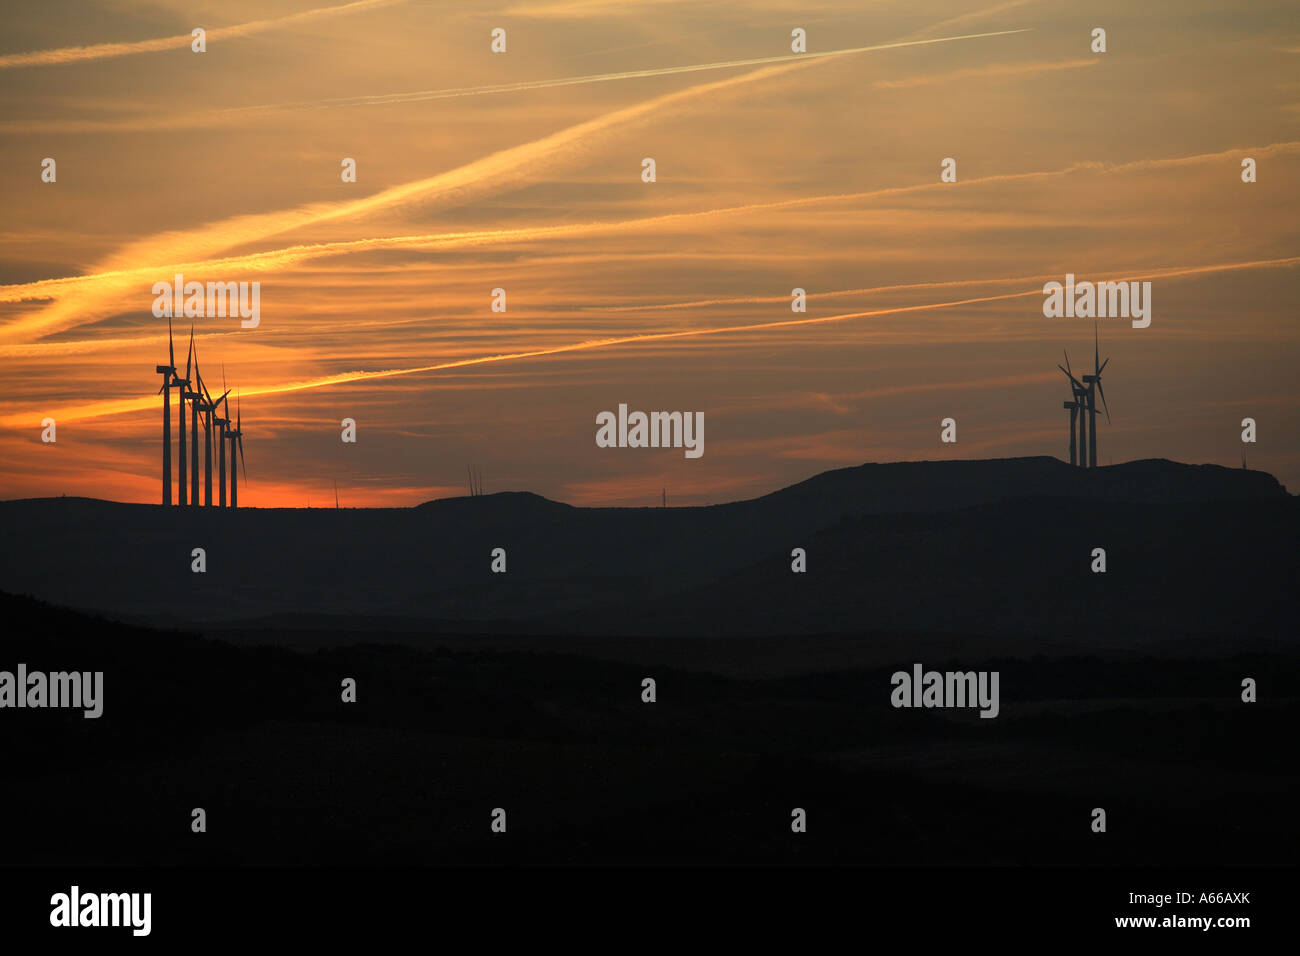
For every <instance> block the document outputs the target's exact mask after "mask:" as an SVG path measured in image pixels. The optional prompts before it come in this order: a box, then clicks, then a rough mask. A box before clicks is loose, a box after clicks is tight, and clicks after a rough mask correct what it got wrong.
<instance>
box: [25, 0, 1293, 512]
mask: <svg viewBox="0 0 1300 956" xmlns="http://www.w3.org/2000/svg"><path fill="white" fill-rule="evenodd" d="M1223 6H1224V5H1223V4H1222V3H1218V2H1216V3H1211V2H1206V0H1153V2H1146V3H1133V2H1132V0H1105V2H1099V3H1091V2H1090V3H1079V2H1067V0H1011V2H997V0H991V2H990V0H906V2H903V0H898V2H894V0H884V2H874V0H873V2H870V3H862V2H850V0H842V2H825V3H799V4H787V3H777V2H767V0H755V2H748V3H723V2H718V3H711V2H700V0H554V2H547V0H540V2H537V3H527V2H519V3H515V4H512V3H509V2H505V3H502V4H500V5H497V6H495V7H494V6H493V5H491V4H489V3H483V4H465V3H463V2H437V0H362V2H357V3H349V4H343V3H335V4H333V5H325V0H221V2H215V0H213V2H200V3H181V2H175V0H155V2H148V3H145V2H135V0H111V2H108V3H103V4H96V5H94V6H91V5H89V4H72V3H64V2H50V3H42V4H30V5H24V6H23V7H22V8H21V9H15V10H14V11H11V12H7V13H6V18H7V22H6V28H5V31H4V34H3V38H2V39H0V104H2V105H3V110H2V111H0V200H2V202H3V209H4V220H3V224H2V225H0V498H21V497H31V496H44V495H58V494H68V495H85V496H93V497H101V498H113V499H118V500H126V501H140V502H156V501H158V500H159V498H160V494H161V491H160V484H161V478H160V461H159V459H160V456H161V444H160V443H161V417H162V416H161V401H162V400H161V398H160V397H158V396H157V395H156V393H157V390H158V386H159V383H160V376H159V375H158V374H157V373H156V372H155V371H154V366H155V365H158V364H166V361H167V328H166V320H165V319H158V318H155V317H154V315H153V313H152V311H151V310H152V306H153V302H154V296H153V294H152V291H151V290H152V286H153V284H154V282H156V281H159V280H170V279H171V278H172V277H173V276H174V275H175V274H176V273H178V272H179V273H183V274H184V275H185V277H186V279H195V280H199V281H222V282H225V281H241V280H247V281H258V282H260V283H261V323H260V326H259V327H258V328H256V329H243V328H241V327H240V323H239V320H238V319H237V318H203V319H198V320H196V321H195V339H196V345H197V349H198V354H199V358H200V362H201V366H202V369H203V372H204V377H205V379H206V380H207V382H208V385H209V387H210V388H212V389H213V391H214V393H216V392H218V389H217V388H216V386H218V385H220V383H221V381H222V375H223V367H224V376H225V380H226V381H227V382H228V384H229V386H230V387H232V388H234V387H238V389H239V392H240V396H241V408H242V417H243V426H244V434H245V438H244V443H245V450H246V453H247V466H248V483H247V484H241V486H240V504H241V505H252V506H265V507H269V506H302V505H304V504H306V503H307V502H308V500H309V499H310V501H311V502H312V504H318V503H319V504H322V505H323V504H325V503H326V502H327V499H328V503H329V504H331V505H332V503H333V485H334V482H335V481H337V483H338V488H339V493H340V497H341V499H342V503H343V504H344V505H345V506H349V505H351V506H362V505H413V504H417V503H419V502H421V501H425V500H428V499H430V498H437V497H445V496H448V495H458V494H464V493H466V484H467V482H466V474H465V473H466V466H467V464H470V463H473V464H475V465H477V466H478V467H479V469H480V470H481V471H482V473H483V476H484V484H485V488H486V491H488V492H489V493H491V492H495V491H506V490H527V491H533V492H536V493H538V494H542V495H545V496H547V497H550V498H555V499H558V500H562V501H567V502H571V503H574V504H592V505H597V504H607V505H650V504H657V503H658V502H659V497H660V489H661V488H663V487H667V490H668V495H669V503H670V504H679V505H680V504H704V503H709V502H719V501H727V500H733V499H737V498H747V497H753V496H755V495H759V494H764V493H766V492H769V491H772V490H775V489H777V488H779V487H782V486H784V485H788V484H791V483H793V482H795V481H799V480H802V479H804V478H806V477H808V476H810V475H812V474H815V473H817V472H820V471H824V470H826V469H830V468H837V467H843V466H846V465H855V464H860V463H862V462H866V461H894V460H915V459H943V458H986V457H1006V456H1019V455H1054V456H1057V457H1062V458H1064V457H1065V456H1066V454H1067V449H1066V444H1067V434H1068V413H1067V412H1065V410H1064V409H1062V407H1061V405H1062V402H1063V401H1065V400H1067V399H1069V397H1070V395H1069V389H1068V386H1067V384H1066V380H1065V377H1064V376H1063V375H1062V374H1061V373H1060V372H1059V371H1057V369H1056V364H1057V363H1058V362H1060V361H1062V350H1063V349H1069V354H1070V360H1071V362H1072V364H1073V366H1074V367H1075V370H1076V374H1079V372H1080V370H1082V369H1083V368H1084V367H1085V365H1088V366H1090V364H1091V358H1092V340H1093V338H1092V337H1093V324H1092V322H1091V321H1090V320H1087V319H1065V318H1061V319H1048V318H1045V317H1044V316H1043V308H1042V306H1043V295H1042V286H1043V283H1044V282H1046V281H1049V280H1053V279H1054V280H1057V281H1061V280H1063V279H1064V276H1065V274H1066V273H1074V274H1075V275H1077V276H1078V277H1079V278H1080V279H1090V280H1100V279H1119V278H1131V279H1139V278H1143V279H1149V280H1150V281H1151V282H1152V287H1153V289H1152V298H1153V314H1152V321H1151V325H1150V327H1149V328H1145V329H1135V328H1132V327H1131V325H1130V323H1129V322H1128V321H1127V320H1124V319H1105V320H1102V321H1101V323H1100V336H1101V350H1102V356H1103V358H1104V357H1106V356H1109V357H1110V359H1111V362H1110V365H1109V367H1108V368H1107V369H1106V374H1105V379H1104V381H1105V391H1106V398H1107V400H1108V403H1109V407H1110V412H1111V415H1112V419H1113V420H1112V422H1111V423H1110V424H1106V423H1105V422H1104V421H1103V422H1102V424H1101V427H1100V430H1099V438H1098V443H1099V453H1100V455H1099V457H1100V459H1101V461H1102V463H1103V464H1105V463H1110V462H1116V463H1118V462H1121V461H1127V460H1131V459H1138V458H1155V457H1163V458H1172V459H1176V460H1180V461H1189V462H1216V463H1219V464H1224V465H1231V466H1234V467H1235V466H1239V465H1240V461H1241V449H1242V447H1243V446H1242V444H1241V440H1240V436H1241V425H1240V422H1241V420H1242V418H1244V417H1247V416H1249V417H1253V418H1255V419H1256V420H1257V422H1258V428H1259V441H1258V444H1256V445H1253V446H1250V449H1249V463H1250V466H1251V467H1253V468H1259V469H1261V470H1265V471H1269V472H1272V473H1273V474H1274V475H1276V476H1277V477H1278V478H1279V480H1281V481H1282V482H1283V483H1284V484H1286V485H1288V487H1289V489H1290V490H1291V491H1293V492H1294V491H1296V490H1297V489H1300V443H1298V441H1297V439H1298V438H1300V403H1298V402H1297V399H1298V397H1300V385H1298V384H1297V379H1298V376H1300V291H1298V290H1297V282H1300V189H1298V188H1297V183H1298V182H1300V21H1298V20H1297V18H1296V16H1295V13H1296V6H1295V4H1294V2H1278V0H1259V2H1253V3H1251V4H1249V5H1245V6H1242V7H1241V8H1240V9H1238V10H1231V11H1229V10H1225V9H1222V7H1223ZM194 27H203V28H204V29H205V30H207V32H208V37H207V51H206V52H205V53H201V54H200V53H194V52H191V49H190V31H191V30H192V29H193V28H194ZM495 27H501V28H504V29H505V30H506V34H507V52H506V53H504V54H495V53H493V52H492V51H491V50H490V33H491V31H492V29H493V28H495ZM796 27H801V28H803V29H805V30H806V31H807V43H808V54H809V55H808V56H806V57H804V58H802V59H797V60H783V61H774V62H770V63H762V62H759V63H755V62H748V63H746V64H744V65H733V66H724V67H719V68H711V69H686V70H679V69H675V68H680V67H696V66H705V65H713V64H720V63H730V62H732V61H754V60H760V59H762V58H767V57H772V58H777V57H782V56H789V55H790V53H791V49H790V43H791V30H792V29H794V28H796ZM1094 27H1103V28H1105V29H1106V31H1107V46H1108V50H1107V52H1106V53H1104V54H1096V53H1093V52H1091V50H1090V44H1091V36H1090V34H1091V31H1092V29H1093V28H1094ZM1000 31H1023V32H1016V33H1004V34H1002V35H997V36H972V35H976V34H990V33H998V32H1000ZM949 37H964V38H963V39H952V40H945V42H939V43H928V44H917V43H915V42H914V41H918V40H934V39H944V38H949ZM894 44H909V45H905V46H901V45H894ZM891 45H894V46H891ZM881 46H883V47H886V48H883V49H875V50H865V51H860V52H851V53H844V54H842V55H837V56H814V54H824V53H827V52H830V51H833V50H842V49H844V50H847V49H854V48H860V47H881ZM627 73H635V74H639V75H633V76H620V75H618V74H627ZM611 74H614V75H613V76H610V75H611ZM593 77H600V79H599V80H598V81H593V82H573V83H567V82H566V83H557V82H552V81H557V80H565V79H569V78H593ZM501 85H507V86H510V87H511V88H510V89H508V90H504V91H500V90H498V91H493V90H482V89H481V88H484V87H494V86H501ZM451 91H459V92H451ZM45 157H52V158H54V159H55V160H56V162H57V182H56V183H52V184H51V183H45V182H42V181H41V161H42V159H43V158H45ZM344 157H352V158H355V159H356V162H357V182H355V183H344V182H342V181H341V177H340V171H341V170H340V162H341V160H342V159H343V158H344ZM644 157H653V158H654V159H655V161H656V164H657V181H656V182H654V183H644V182H642V179H641V169H642V159H643V158H644ZM945 157H953V158H955V159H956V161H957V175H958V181H957V182H956V183H942V182H940V163H941V161H942V160H943V159H944V158H945ZM1245 157H1253V158H1254V159H1255V160H1256V162H1257V167H1258V182H1256V183H1253V184H1246V183H1243V182H1242V181H1241V160H1242V159H1243V158H1245ZM497 287H501V288H504V289H505V290H506V295H507V311H506V312H505V313H494V312H493V311H491V308H490V306H491V298H492V297H491V292H492V290H493V289H494V288H497ZM795 287H802V288H804V289H806V290H807V292H808V310H807V313H806V314H795V313H793V312H792V311H791V308H790V293H791V290H792V289H793V288H795ZM971 300H984V301H971ZM917 307H924V308H917ZM810 319H818V320H821V319H825V320H827V321H815V322H810V321H806V320H810ZM750 326H757V327H758V328H752V329H747V328H746V327H750ZM709 330H713V331H709ZM681 333H687V334H681ZM188 335H189V321H188V320H185V319H178V320H176V337H177V338H176V348H177V353H178V354H177V357H178V359H179V360H180V364H181V365H182V367H183V365H184V352H185V348H186V343H187V340H188ZM640 336H650V337H649V338H645V339H642V340H640V341H637V340H636V339H637V337H640ZM379 372H384V373H392V374H385V375H376V374H375V373H379ZM620 403H626V404H627V405H628V406H629V407H630V408H632V409H641V410H645V411H652V410H683V411H702V412H704V417H705V435H704V438H705V452H704V455H703V457H701V458H698V459H688V458H686V457H685V456H684V455H683V453H682V450H680V449H603V448H598V447H597V446H596V443H595V440H594V439H595V433H596V424H595V419H596V415H597V414H598V413H599V412H601V411H603V410H615V409H617V407H618V405H619V404H620ZM46 417H51V418H54V419H55V420H56V422H57V428H58V441H57V443H55V444H52V445H51V444H45V443H43V442H42V441H41V421H42V419H44V418H46ZM349 417H350V418H354V419H355V420H356V422H357V433H358V440H357V443H356V444H355V445H349V444H344V443H343V442H341V441H340V427H339V423H340V420H341V419H343V418H349ZM945 417H952V418H955V419H956V420H957V424H958V441H957V443H956V444H952V445H947V444H943V443H941V442H940V421H941V419H943V418H945ZM175 427H176V419H175V417H174V415H173V428H175Z"/></svg>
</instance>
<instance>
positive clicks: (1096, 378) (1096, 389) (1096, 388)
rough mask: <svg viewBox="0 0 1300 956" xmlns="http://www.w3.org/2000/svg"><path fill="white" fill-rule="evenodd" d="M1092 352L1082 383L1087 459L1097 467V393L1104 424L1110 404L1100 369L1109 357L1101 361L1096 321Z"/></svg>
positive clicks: (1107, 420) (1107, 422)
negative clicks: (1085, 400)
mask: <svg viewBox="0 0 1300 956" xmlns="http://www.w3.org/2000/svg"><path fill="white" fill-rule="evenodd" d="M1092 334H1093V339H1092V343H1093V346H1092V347H1093V352H1092V367H1093V370H1094V371H1093V373H1092V374H1091V375H1085V376H1084V377H1083V381H1084V384H1086V385H1087V386H1088V442H1089V445H1088V449H1089V454H1088V459H1089V461H1090V462H1091V465H1090V467H1092V468H1096V467H1097V395H1099V394H1100V395H1101V404H1102V407H1103V408H1105V409H1106V424H1107V425H1109V424H1110V406H1108V405H1107V404H1106V391H1105V389H1103V388H1102V387H1101V373H1102V370H1103V369H1105V368H1106V366H1107V365H1109V364H1110V359H1106V361H1104V362H1103V361H1101V342H1100V339H1099V336H1098V332H1097V326H1096V323H1094V324H1093V329H1092Z"/></svg>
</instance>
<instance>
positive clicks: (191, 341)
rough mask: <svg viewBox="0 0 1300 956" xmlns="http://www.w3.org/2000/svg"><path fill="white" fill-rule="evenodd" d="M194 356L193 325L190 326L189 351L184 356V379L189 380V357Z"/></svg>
mask: <svg viewBox="0 0 1300 956" xmlns="http://www.w3.org/2000/svg"><path fill="white" fill-rule="evenodd" d="M193 356H194V326H193V325H191V326H190V351H189V354H188V355H186V356H185V381H186V382H188V381H189V380H190V359H191V358H192V357H193Z"/></svg>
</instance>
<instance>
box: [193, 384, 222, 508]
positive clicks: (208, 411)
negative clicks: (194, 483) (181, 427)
mask: <svg viewBox="0 0 1300 956" xmlns="http://www.w3.org/2000/svg"><path fill="white" fill-rule="evenodd" d="M194 375H195V377H196V378H198V380H199V391H200V392H202V393H203V399H202V401H200V402H196V403H195V406H194V408H195V412H196V413H197V412H202V413H203V506H204V507H205V508H210V507H212V413H213V412H214V411H216V408H217V403H216V402H214V401H213V400H212V393H211V392H209V391H208V387H207V385H205V384H204V383H203V373H202V372H200V371H199V365H198V362H195V363H194Z"/></svg>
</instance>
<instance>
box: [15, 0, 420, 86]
mask: <svg viewBox="0 0 1300 956" xmlns="http://www.w3.org/2000/svg"><path fill="white" fill-rule="evenodd" d="M402 2H404V0H356V2H354V3H345V4H343V5H342V6H337V7H320V8H318V9H315V10H303V11H302V12H301V13H291V14H289V15H288V16H283V17H274V18H271V19H266V20H250V21H249V22H248V23H237V24H235V25H234V26H229V27H216V28H214V29H211V30H208V31H207V39H208V40H228V39H231V38H233V37H242V36H248V35H250V34H253V33H261V32H263V31H265V30H275V29H278V28H279V27H284V26H290V25H292V24H295V23H301V22H303V21H304V20H318V19H321V18H322V17H332V16H337V15H339V14H344V13H361V12H362V11H365V10H371V9H374V8H375V7H386V6H389V5H390V4H394V3H402ZM192 41H193V37H192V36H191V35H190V34H188V33H183V34H180V35H179V36H173V37H158V38H156V39H153V40H134V41H128V42H125V43H95V44H92V45H90V46H69V47H62V48H60V49H57V50H36V51H34V52H32V53H6V54H4V55H2V56H0V70H12V69H15V68H16V67H22V66H57V65H59V64H63V63H79V62H82V61H84V60H106V59H109V58H111V57H118V56H131V55H133V54H136V53H160V52H162V51H163V50H181V49H185V48H186V47H188V46H189V45H190V43H191V42H192Z"/></svg>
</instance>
